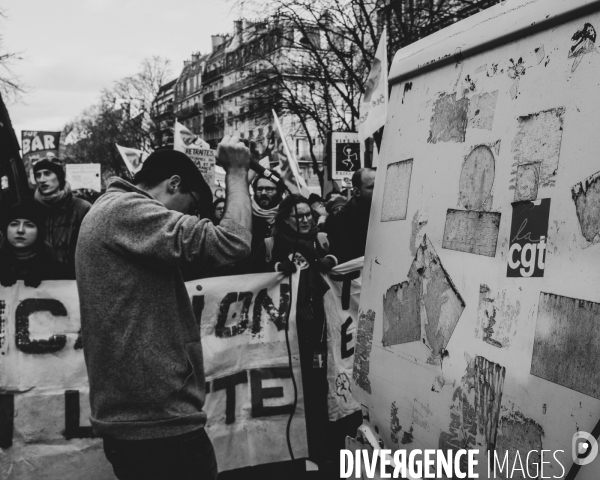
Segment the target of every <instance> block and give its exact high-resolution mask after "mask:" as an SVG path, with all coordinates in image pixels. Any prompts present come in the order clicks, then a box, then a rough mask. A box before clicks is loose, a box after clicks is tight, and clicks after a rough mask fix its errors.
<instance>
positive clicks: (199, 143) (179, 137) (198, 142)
mask: <svg viewBox="0 0 600 480" xmlns="http://www.w3.org/2000/svg"><path fill="white" fill-rule="evenodd" d="M188 147H189V148H200V149H202V150H206V149H207V148H210V145H209V144H208V142H205V141H204V140H202V139H201V138H200V137H199V136H198V135H194V134H193V133H192V132H191V131H190V130H189V129H188V128H186V127H185V125H182V124H181V123H179V122H178V121H177V120H175V128H174V132H173V150H178V151H180V152H184V153H185V149H186V148H188Z"/></svg>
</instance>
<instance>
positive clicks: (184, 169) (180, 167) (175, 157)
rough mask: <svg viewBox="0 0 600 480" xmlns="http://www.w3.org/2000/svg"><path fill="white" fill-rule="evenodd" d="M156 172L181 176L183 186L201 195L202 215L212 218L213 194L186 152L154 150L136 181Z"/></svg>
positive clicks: (165, 176)
mask: <svg viewBox="0 0 600 480" xmlns="http://www.w3.org/2000/svg"><path fill="white" fill-rule="evenodd" d="M155 174H161V175H164V178H165V179H167V178H171V177H172V176H173V175H178V176H179V177H181V187H182V188H184V189H185V190H191V191H193V192H194V193H198V195H199V203H200V209H201V211H200V215H201V217H202V218H210V217H211V214H212V202H213V194H212V191H211V189H210V187H209V186H208V184H207V183H206V180H204V177H203V176H202V173H200V170H199V169H198V167H197V166H196V164H195V163H194V162H193V160H192V159H191V158H190V157H188V156H187V155H186V154H185V153H183V152H179V151H177V150H156V151H155V152H152V153H151V154H150V155H149V156H148V158H147V159H146V161H145V162H144V163H143V164H142V168H141V169H140V171H139V172H137V173H136V175H135V178H134V182H135V183H136V184H137V183H144V181H145V179H146V178H147V177H149V176H154V175H155Z"/></svg>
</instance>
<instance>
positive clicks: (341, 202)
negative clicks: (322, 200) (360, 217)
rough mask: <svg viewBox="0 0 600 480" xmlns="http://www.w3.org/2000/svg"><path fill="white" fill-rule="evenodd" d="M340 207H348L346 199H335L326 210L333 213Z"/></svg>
mask: <svg viewBox="0 0 600 480" xmlns="http://www.w3.org/2000/svg"><path fill="white" fill-rule="evenodd" d="M340 205H346V199H345V198H344V197H335V198H332V199H331V200H329V201H328V202H327V205H326V206H325V210H327V213H331V211H332V210H333V209H334V208H335V207H338V206H340Z"/></svg>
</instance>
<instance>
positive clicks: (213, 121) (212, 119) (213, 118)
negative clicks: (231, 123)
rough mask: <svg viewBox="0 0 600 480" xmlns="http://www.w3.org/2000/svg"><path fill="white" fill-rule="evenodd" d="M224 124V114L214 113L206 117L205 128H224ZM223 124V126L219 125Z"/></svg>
mask: <svg viewBox="0 0 600 480" xmlns="http://www.w3.org/2000/svg"><path fill="white" fill-rule="evenodd" d="M222 122H223V114H222V113H214V114H212V115H208V116H206V117H204V128H210V127H219V126H222ZM219 124H221V125H219Z"/></svg>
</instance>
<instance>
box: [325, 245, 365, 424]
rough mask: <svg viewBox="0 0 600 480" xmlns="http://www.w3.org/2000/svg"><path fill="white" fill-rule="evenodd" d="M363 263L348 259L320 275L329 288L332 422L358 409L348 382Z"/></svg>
mask: <svg viewBox="0 0 600 480" xmlns="http://www.w3.org/2000/svg"><path fill="white" fill-rule="evenodd" d="M363 262H364V257H360V258H357V259H355V260H350V261H349V262H346V263H343V264H341V265H338V266H337V267H335V268H334V269H332V270H331V272H329V274H328V275H323V277H324V278H325V281H326V282H327V284H328V285H329V290H328V291H327V293H325V296H324V298H323V302H324V305H325V314H326V316H327V382H328V384H329V393H328V395H327V404H328V410H329V420H330V421H332V422H335V421H337V420H340V419H341V418H344V417H345V416H347V415H350V414H351V413H353V412H356V411H357V410H360V404H359V403H358V402H357V401H356V400H355V399H354V397H353V396H352V390H351V387H350V379H351V378H352V368H353V365H354V346H355V344H356V325H357V319H358V304H359V302H360V289H361V280H362V268H363Z"/></svg>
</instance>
